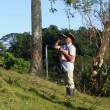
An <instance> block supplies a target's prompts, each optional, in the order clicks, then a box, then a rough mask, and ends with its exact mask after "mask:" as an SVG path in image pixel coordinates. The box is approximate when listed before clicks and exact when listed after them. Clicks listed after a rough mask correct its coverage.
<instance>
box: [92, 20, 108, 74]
mask: <svg viewBox="0 0 110 110" xmlns="http://www.w3.org/2000/svg"><path fill="white" fill-rule="evenodd" d="M109 42H110V21H107V22H106V23H105V30H104V32H103V37H102V39H101V46H100V48H99V52H98V53H97V56H96V58H95V59H94V61H93V66H97V67H101V66H102V65H103V63H104V60H105V59H106V58H105V56H106V51H107V49H108V48H107V47H109ZM95 74H96V70H95Z"/></svg>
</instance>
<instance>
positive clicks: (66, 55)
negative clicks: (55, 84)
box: [54, 33, 76, 96]
mask: <svg viewBox="0 0 110 110" xmlns="http://www.w3.org/2000/svg"><path fill="white" fill-rule="evenodd" d="M62 36H63V37H65V43H66V45H62V46H61V45H59V43H60V42H61V39H58V40H57V41H56V42H55V44H54V48H55V49H58V50H59V51H60V52H61V66H62V72H63V76H64V81H65V84H66V95H69V96H73V95H74V80H73V71H74V61H75V56H76V48H75V47H74V45H73V44H72V43H74V42H75V38H74V36H73V35H72V34H70V33H69V34H65V35H64V34H62Z"/></svg>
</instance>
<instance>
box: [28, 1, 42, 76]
mask: <svg viewBox="0 0 110 110" xmlns="http://www.w3.org/2000/svg"><path fill="white" fill-rule="evenodd" d="M31 13H32V53H31V66H30V73H32V74H34V75H41V73H42V29H41V0H31Z"/></svg>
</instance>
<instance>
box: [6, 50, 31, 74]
mask: <svg viewBox="0 0 110 110" xmlns="http://www.w3.org/2000/svg"><path fill="white" fill-rule="evenodd" d="M4 67H5V68H6V69H13V70H15V71H17V72H19V73H27V72H28V71H29V67H30V62H29V61H25V60H24V59H23V58H15V57H14V56H13V55H12V54H11V53H9V52H6V53H5V54H4Z"/></svg>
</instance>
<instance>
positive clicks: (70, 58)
mask: <svg viewBox="0 0 110 110" xmlns="http://www.w3.org/2000/svg"><path fill="white" fill-rule="evenodd" d="M60 51H61V52H62V53H63V54H64V55H65V57H66V58H67V60H68V61H72V60H73V59H75V56H73V55H69V54H68V53H67V52H65V50H64V49H63V48H60Z"/></svg>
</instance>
